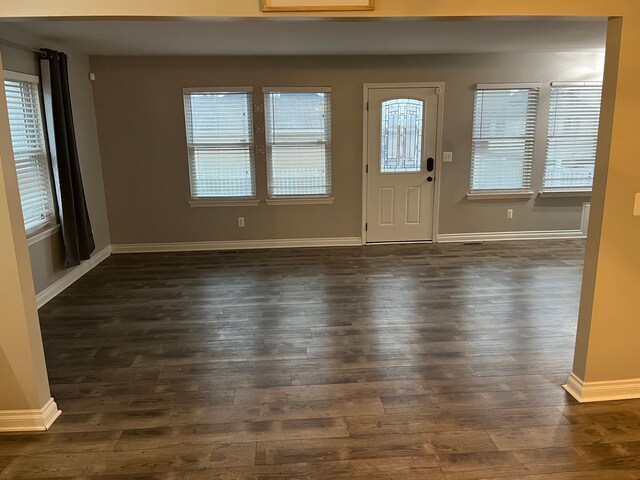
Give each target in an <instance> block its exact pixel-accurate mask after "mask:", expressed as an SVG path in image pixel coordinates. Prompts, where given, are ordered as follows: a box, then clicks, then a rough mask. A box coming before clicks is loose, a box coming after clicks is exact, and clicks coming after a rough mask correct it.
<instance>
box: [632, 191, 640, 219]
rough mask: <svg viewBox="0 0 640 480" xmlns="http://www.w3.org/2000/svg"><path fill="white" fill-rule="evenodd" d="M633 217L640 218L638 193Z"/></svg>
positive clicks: (639, 196)
mask: <svg viewBox="0 0 640 480" xmlns="http://www.w3.org/2000/svg"><path fill="white" fill-rule="evenodd" d="M633 215H634V216H636V217H640V193H636V203H635V204H634V206H633Z"/></svg>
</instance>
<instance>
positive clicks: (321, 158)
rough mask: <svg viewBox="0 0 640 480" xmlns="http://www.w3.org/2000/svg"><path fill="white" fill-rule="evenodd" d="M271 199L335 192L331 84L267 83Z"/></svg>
mask: <svg viewBox="0 0 640 480" xmlns="http://www.w3.org/2000/svg"><path fill="white" fill-rule="evenodd" d="M263 92H264V99H265V136H266V147H267V184H268V196H269V199H278V198H287V197H289V198H291V197H293V198H296V197H297V198H300V197H304V198H313V197H316V198H321V197H330V196H331V89H330V88H326V87H321V88H314V87H304V88H264V89H263Z"/></svg>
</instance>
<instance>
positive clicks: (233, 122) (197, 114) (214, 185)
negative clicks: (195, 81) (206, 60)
mask: <svg viewBox="0 0 640 480" xmlns="http://www.w3.org/2000/svg"><path fill="white" fill-rule="evenodd" d="M184 106H185V118H186V127H187V145H188V149H189V168H190V178H191V196H192V197H193V198H195V199H198V198H237V197H254V196H255V168H254V154H253V119H252V102H251V93H250V92H237V91H235V92H191V91H186V92H185V94H184Z"/></svg>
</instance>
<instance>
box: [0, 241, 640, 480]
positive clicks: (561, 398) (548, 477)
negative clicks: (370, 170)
mask: <svg viewBox="0 0 640 480" xmlns="http://www.w3.org/2000/svg"><path fill="white" fill-rule="evenodd" d="M583 247H584V244H583V242H582V241H579V240H567V241H538V242H505V243H486V244H470V245H393V246H370V247H363V248H333V249H318V248H312V249H296V250H262V251H242V252H197V253H172V254H144V255H116V256H112V257H111V258H110V259H108V260H107V261H106V262H104V263H103V264H101V265H100V266H99V267H97V268H96V269H94V270H93V271H92V272H91V273H89V274H88V275H87V276H85V277H84V278H82V279H81V280H80V281H78V282H77V283H76V284H75V285H73V286H72V287H70V288H69V289H68V290H66V291H65V292H63V293H62V294H61V295H59V296H58V297H57V298H55V299H54V300H52V301H51V302H50V303H49V304H47V305H46V306H45V307H43V308H42V309H41V311H40V316H41V323H42V333H43V338H44V343H45V353H46V357H47V365H48V370H49V376H50V381H51V384H52V385H51V390H52V394H53V395H54V397H55V399H56V401H57V402H58V405H59V406H60V408H61V409H62V410H63V414H62V416H61V417H60V418H59V419H58V420H57V421H56V423H55V424H54V425H53V427H52V428H51V429H50V430H49V431H48V432H45V433H38V434H2V435H0V479H21V478H24V479H28V478H40V479H49V480H51V479H69V478H78V479H84V478H96V477H99V478H102V479H105V480H108V479H113V480H116V479H133V480H143V479H144V480H160V479H168V480H188V479H218V480H240V479H252V480H274V479H279V480H282V479H298V480H338V479H340V480H347V479H348V480H379V479H385V480H389V479H394V480H395V479H401V480H413V479H416V480H417V479H421V480H422V479H431V480H440V479H442V480H462V479H473V480H479V479H491V478H501V479H505V480H552V479H553V480H570V479H580V480H596V479H597V480H609V479H611V480H616V479H618V480H630V479H640V402H637V401H627V402H622V401H621V402H610V403H599V404H584V405H580V404H578V403H576V402H575V401H573V400H572V399H571V398H570V397H568V395H567V394H565V393H564V391H563V390H562V389H561V388H560V385H561V384H562V383H563V382H564V381H565V380H566V378H567V375H568V374H569V371H570V369H571V363H572V357H573V345H574V337H575V330H576V317H577V307H578V297H579V291H580V282H581V271H582V255H583Z"/></svg>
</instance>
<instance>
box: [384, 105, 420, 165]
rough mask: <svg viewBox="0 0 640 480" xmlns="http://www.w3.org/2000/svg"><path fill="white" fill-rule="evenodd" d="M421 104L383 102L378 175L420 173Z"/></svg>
mask: <svg viewBox="0 0 640 480" xmlns="http://www.w3.org/2000/svg"><path fill="white" fill-rule="evenodd" d="M423 115H424V101H423V100H416V99H413V98H395V99H393V100H386V101H384V102H382V129H381V133H382V135H381V146H380V173H410V172H419V171H420V167H421V165H420V162H421V159H422V122H423Z"/></svg>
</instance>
